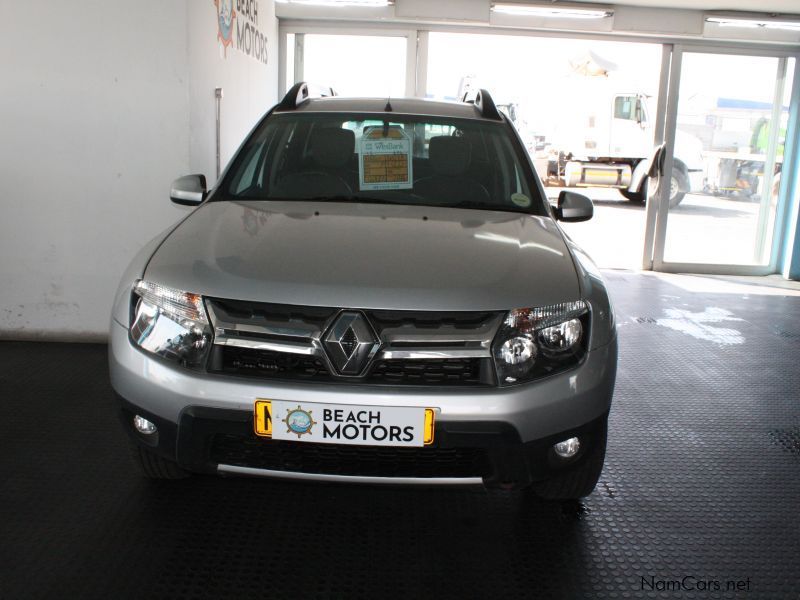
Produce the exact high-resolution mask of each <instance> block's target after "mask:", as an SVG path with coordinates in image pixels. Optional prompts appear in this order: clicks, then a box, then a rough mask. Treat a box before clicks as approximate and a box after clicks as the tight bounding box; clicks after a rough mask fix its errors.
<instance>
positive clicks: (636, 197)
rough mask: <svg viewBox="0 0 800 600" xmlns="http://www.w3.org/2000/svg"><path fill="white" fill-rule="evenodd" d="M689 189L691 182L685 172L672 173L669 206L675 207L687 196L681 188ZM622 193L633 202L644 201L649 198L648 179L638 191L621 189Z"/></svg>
mask: <svg viewBox="0 0 800 600" xmlns="http://www.w3.org/2000/svg"><path fill="white" fill-rule="evenodd" d="M687 189H689V182H688V179H687V177H686V175H685V174H684V173H682V172H681V171H677V172H675V173H673V174H672V177H671V178H670V185H669V207H670V208H675V207H676V206H678V204H680V203H681V200H683V199H684V197H685V196H686V192H684V191H681V190H687ZM620 193H621V194H622V195H623V196H624V197H625V198H627V199H628V200H630V201H631V202H644V201H646V200H647V181H643V182H642V187H641V188H640V189H639V191H638V192H632V191H631V190H620Z"/></svg>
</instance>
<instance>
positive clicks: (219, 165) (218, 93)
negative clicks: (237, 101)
mask: <svg viewBox="0 0 800 600" xmlns="http://www.w3.org/2000/svg"><path fill="white" fill-rule="evenodd" d="M214 98H215V101H216V103H217V180H219V176H220V173H221V172H222V157H221V152H220V107H221V106H222V88H220V87H219V88H215V89H214Z"/></svg>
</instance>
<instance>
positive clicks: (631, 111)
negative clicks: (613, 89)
mask: <svg viewBox="0 0 800 600" xmlns="http://www.w3.org/2000/svg"><path fill="white" fill-rule="evenodd" d="M638 100H639V99H638V98H637V97H636V96H617V97H616V98H614V118H615V119H625V120H626V121H636V120H637V119H636V112H637V108H636V107H637V104H638Z"/></svg>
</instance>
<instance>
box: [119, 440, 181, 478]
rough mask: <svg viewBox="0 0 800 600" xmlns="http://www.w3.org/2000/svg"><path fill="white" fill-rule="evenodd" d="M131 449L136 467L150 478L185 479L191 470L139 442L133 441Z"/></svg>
mask: <svg viewBox="0 0 800 600" xmlns="http://www.w3.org/2000/svg"><path fill="white" fill-rule="evenodd" d="M130 450H131V458H132V459H133V463H134V464H135V465H136V469H137V470H138V471H139V473H140V474H141V475H143V476H144V477H147V478H148V479H184V478H185V477H188V476H189V472H188V471H184V470H183V469H181V468H180V467H179V466H178V463H175V462H172V461H171V460H167V459H166V458H162V457H161V456H159V455H158V454H154V453H153V452H150V451H149V450H146V449H145V448H142V447H141V446H140V445H139V444H136V443H134V442H131V443H130Z"/></svg>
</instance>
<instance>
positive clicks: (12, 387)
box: [0, 271, 800, 600]
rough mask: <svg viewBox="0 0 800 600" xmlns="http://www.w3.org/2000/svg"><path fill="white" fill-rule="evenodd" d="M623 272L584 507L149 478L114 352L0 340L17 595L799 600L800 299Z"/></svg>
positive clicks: (5, 517) (1, 412)
mask: <svg viewBox="0 0 800 600" xmlns="http://www.w3.org/2000/svg"><path fill="white" fill-rule="evenodd" d="M605 276H606V279H607V282H608V284H609V289H610V292H611V296H612V300H613V302H614V306H615V312H616V318H617V323H618V332H619V342H620V343H619V345H620V357H619V370H618V377H617V388H616V392H615V396H614V404H613V406H612V409H611V415H610V428H609V445H608V455H607V459H606V463H605V469H604V471H603V474H602V476H601V478H600V482H599V484H598V486H597V488H596V490H595V491H594V493H593V494H592V495H591V496H589V497H587V498H586V499H585V500H583V501H582V502H580V503H566V504H561V503H547V502H542V501H538V500H536V499H534V498H532V497H530V496H529V495H527V494H526V493H524V492H492V493H487V492H484V491H473V490H454V489H447V490H442V489H413V490H410V489H387V488H371V487H357V486H343V485H326V484H295V483H284V482H274V481H269V480H254V479H222V478H216V477H201V476H197V477H192V478H190V479H187V480H181V481H174V482H160V483H153V482H148V481H145V480H143V479H140V478H139V477H138V476H137V475H136V474H135V473H134V471H133V469H132V466H131V465H130V464H129V459H128V456H127V452H126V441H125V439H124V437H123V432H122V430H121V427H120V425H119V423H118V422H117V416H116V406H115V404H114V402H113V400H112V396H111V389H110V386H109V383H108V377H107V363H106V356H105V352H106V347H105V346H104V345H100V344H84V345H79V344H45V343H40V344H36V343H13V342H6V343H0V400H2V401H0V423H2V424H3V429H2V432H3V433H2V452H0V515H2V519H0V540H2V543H0V597H2V598H3V599H16V598H25V599H28V598H170V599H177V598H209V599H217V598H237V599H241V598H265V597H277V598H348V599H350V598H365V599H370V600H372V599H375V598H411V597H416V598H459V599H462V598H536V599H540V598H559V599H566V598H569V599H573V598H575V599H578V598H746V599H748V600H750V599H761V598H763V599H769V600H775V599H781V598H797V597H798V596H797V594H798V590H800V566H798V561H797V557H798V556H800V522H799V521H798V519H797V506H798V501H797V498H798V497H800V476H799V475H800V405H798V397H800V371H798V369H797V364H798V360H797V359H798V354H799V353H800V292H799V291H798V290H796V289H794V288H791V289H786V288H783V287H777V286H774V285H772V284H771V283H770V280H769V279H765V280H761V281H760V283H761V285H753V281H752V280H750V279H739V278H736V279H722V278H711V277H687V276H681V275H662V274H656V273H647V274H637V273H633V272H628V271H607V272H606V273H605Z"/></svg>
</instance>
